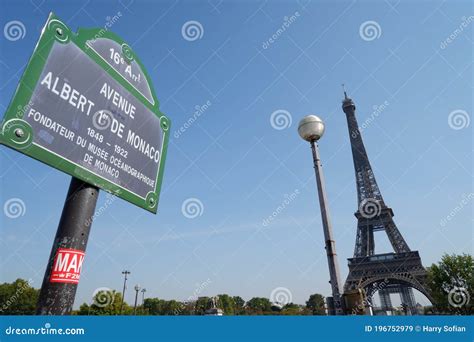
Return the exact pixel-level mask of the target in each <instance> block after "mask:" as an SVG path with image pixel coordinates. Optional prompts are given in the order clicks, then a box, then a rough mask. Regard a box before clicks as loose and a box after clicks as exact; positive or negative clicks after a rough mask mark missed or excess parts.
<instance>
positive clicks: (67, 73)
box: [0, 14, 170, 213]
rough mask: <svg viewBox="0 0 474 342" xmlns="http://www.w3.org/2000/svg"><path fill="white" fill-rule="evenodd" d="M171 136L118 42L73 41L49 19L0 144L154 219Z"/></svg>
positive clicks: (101, 37)
mask: <svg viewBox="0 0 474 342" xmlns="http://www.w3.org/2000/svg"><path fill="white" fill-rule="evenodd" d="M169 130H170V120H169V119H168V118H167V117H166V116H165V115H164V114H163V113H161V112H160V110H159V103H158V100H157V98H156V95H155V93H154V90H153V86H152V83H151V80H150V77H149V76H148V74H147V73H146V71H145V68H144V67H143V65H142V64H141V62H140V61H139V59H138V58H137V56H136V55H135V53H134V52H133V51H132V50H131V48H130V47H129V46H128V45H127V44H126V43H125V42H124V41H123V40H122V39H121V38H119V37H118V36H116V35H115V34H113V33H112V32H110V31H108V30H106V29H79V30H78V32H77V33H73V32H72V31H71V30H70V29H69V28H68V27H67V26H66V25H65V24H64V23H63V22H62V21H61V20H59V19H58V18H57V17H56V16H55V15H54V14H50V16H49V18H48V21H47V23H46V25H45V27H44V28H43V31H42V33H41V37H40V39H39V42H38V44H37V45H36V48H35V50H34V52H33V55H32V57H31V59H30V61H29V63H28V65H27V67H26V69H25V72H24V74H23V76H22V78H21V80H20V84H19V86H18V88H17V90H16V92H15V94H14V96H13V99H12V101H11V102H10V105H9V107H8V109H7V111H6V114H5V116H4V118H3V121H2V123H1V131H0V132H1V134H0V143H2V144H4V145H6V146H8V147H11V148H13V149H15V150H17V151H19V152H21V153H24V154H26V155H28V156H30V157H33V158H35V159H37V160H39V161H42V162H43V163H46V164H48V165H50V166H52V167H55V168H56V169H58V170H61V171H63V172H65V173H67V174H69V175H71V176H74V177H76V178H79V179H81V180H83V181H85V182H88V183H91V184H94V185H95V186H98V187H99V188H101V189H104V190H106V191H108V192H110V193H113V194H115V195H116V196H118V197H120V198H123V199H125V200H127V201H129V202H131V203H133V204H135V205H137V206H139V207H142V208H144V209H146V210H148V211H151V212H153V213H156V211H157V207H158V197H159V193H160V189H161V183H162V179H163V170H164V164H165V159H166V150H167V146H168V139H169Z"/></svg>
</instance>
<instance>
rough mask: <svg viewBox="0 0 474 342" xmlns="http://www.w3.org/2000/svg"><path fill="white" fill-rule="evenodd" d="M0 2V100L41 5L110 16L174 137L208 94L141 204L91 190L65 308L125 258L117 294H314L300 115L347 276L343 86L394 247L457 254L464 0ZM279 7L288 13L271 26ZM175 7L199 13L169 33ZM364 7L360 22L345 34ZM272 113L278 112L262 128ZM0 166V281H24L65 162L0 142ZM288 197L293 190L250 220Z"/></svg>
mask: <svg viewBox="0 0 474 342" xmlns="http://www.w3.org/2000/svg"><path fill="white" fill-rule="evenodd" d="M1 7H2V10H1V11H0V12H1V13H0V25H1V27H5V25H7V24H8V23H9V22H11V21H13V20H17V21H20V22H21V23H22V24H23V26H24V31H23V33H24V36H21V37H20V38H19V39H16V38H14V40H12V39H11V37H10V39H7V35H6V34H5V33H4V34H3V35H2V36H1V37H0V75H1V81H0V109H1V111H2V112H4V111H5V110H6V107H7V105H8V103H9V101H10V99H11V96H12V95H13V93H14V90H15V88H16V86H17V84H18V80H19V78H20V77H21V74H22V71H23V69H24V66H25V63H26V62H27V61H28V58H29V57H30V55H31V53H32V51H33V48H34V46H35V44H36V41H37V39H38V37H39V34H40V30H41V28H42V26H43V25H44V22H45V21H46V19H47V15H48V13H49V12H50V11H53V12H54V13H56V14H57V15H58V16H59V17H60V18H61V19H62V20H63V21H64V22H65V23H67V24H68V25H69V27H71V28H72V29H73V30H74V31H76V30H77V28H78V27H103V26H104V25H105V24H106V23H107V21H108V20H110V18H111V17H113V16H114V15H117V14H118V13H119V12H120V13H121V16H120V19H119V20H117V21H116V22H115V23H114V24H113V26H112V28H111V30H112V31H113V32H115V33H117V34H118V35H119V36H121V37H123V38H124V39H125V40H126V41H127V42H129V44H130V45H131V46H132V48H133V49H134V51H135V52H136V54H137V55H138V56H139V57H140V58H141V60H142V62H143V64H144V65H145V66H146V68H147V70H148V72H149V74H150V75H151V77H152V79H153V82H154V87H155V92H156V94H157V96H158V99H159V100H160V106H161V110H162V111H163V112H164V113H166V114H167V116H168V117H169V118H170V119H171V120H172V133H174V132H176V131H177V130H179V128H180V127H181V126H183V125H184V123H185V122H187V121H188V120H189V119H190V118H191V117H193V113H194V111H195V110H196V109H195V108H196V106H203V105H204V104H208V108H207V109H206V110H205V111H204V112H203V113H202V114H201V115H200V116H199V118H198V119H197V120H196V121H194V122H193V123H192V124H191V125H190V127H188V128H187V129H185V131H184V133H182V134H181V135H179V137H175V136H174V134H172V136H171V138H170V145H169V150H168V158H167V162H166V169H165V176H164V183H163V190H162V193H161V197H160V204H159V208H158V211H159V212H158V214H157V215H156V216H155V215H153V214H150V213H148V212H146V211H144V210H143V209H140V208H138V207H134V206H133V205H131V204H129V203H127V202H125V201H123V200H120V199H116V200H113V201H112V203H111V204H110V205H108V204H105V201H106V200H107V198H106V196H105V192H102V193H101V197H100V199H99V202H98V205H97V207H98V208H100V207H101V206H106V207H107V208H106V209H105V210H104V213H103V214H102V215H100V216H99V217H98V218H97V219H96V221H95V222H94V225H93V227H92V232H91V236H90V240H89V245H88V247H87V254H86V259H85V264H84V269H83V272H82V275H81V282H80V285H79V288H78V292H77V297H76V304H75V306H76V307H77V306H78V304H80V303H82V302H84V301H87V302H90V301H91V297H92V293H93V292H94V290H95V289H96V288H99V287H109V288H113V289H118V290H120V289H121V286H122V275H121V271H122V270H123V269H129V270H131V272H132V274H131V275H130V278H129V279H130V283H129V285H130V286H129V290H128V292H127V295H126V299H127V300H128V301H129V302H132V301H133V293H132V292H133V291H132V287H133V285H134V284H137V283H139V284H141V285H142V286H144V287H146V288H147V292H146V295H147V296H152V297H160V298H166V299H170V298H176V299H182V300H184V299H186V298H188V297H189V296H192V295H193V293H195V291H196V289H197V288H200V289H202V290H199V291H200V295H214V294H218V293H229V294H232V295H240V296H242V297H243V298H244V299H250V298H251V297H253V296H262V297H270V294H271V292H272V291H273V290H274V289H275V288H277V287H284V288H287V289H289V291H290V292H291V295H292V300H293V302H296V303H301V304H302V303H304V301H306V300H307V298H308V297H309V295H310V294H312V293H315V292H318V293H322V294H324V295H329V294H330V286H329V284H328V278H329V276H328V269H327V262H326V257H325V252H324V247H323V238H322V236H323V235H322V227H321V218H320V214H319V205H318V202H317V197H316V186H315V180H314V173H313V169H312V164H311V155H310V149H309V146H308V145H307V143H305V142H304V141H302V140H301V139H300V137H299V136H298V134H297V131H296V129H297V124H298V121H299V120H300V119H301V118H302V117H303V116H304V115H307V114H317V115H319V116H320V117H321V118H322V119H323V120H324V121H325V123H326V133H325V135H324V137H323V138H322V140H321V141H320V150H321V157H322V160H323V167H324V172H325V177H326V183H327V191H328V198H329V201H330V212H331V216H332V221H333V226H334V227H333V228H334V235H335V238H336V247H337V252H338V255H339V263H340V268H341V273H342V277H343V279H344V280H345V277H346V275H347V266H346V259H347V258H349V257H351V256H352V253H353V248H354V241H355V232H356V219H355V217H354V216H353V213H354V212H355V211H356V210H357V203H356V202H357V196H356V192H355V180H354V171H353V164H352V155H351V151H350V145H349V136H348V132H347V124H346V119H345V115H344V113H343V112H342V110H341V99H342V90H341V83H345V84H346V88H347V91H348V93H349V95H350V96H351V97H352V98H353V99H354V101H355V103H356V105H357V117H358V120H359V124H360V125H362V124H363V123H364V122H365V126H364V128H363V130H362V135H363V139H364V142H365V144H366V148H367V151H368V154H369V158H370V160H371V162H372V166H373V168H374V172H375V175H376V177H377V181H378V183H379V186H380V188H381V191H382V194H383V196H384V199H385V202H386V203H387V204H388V205H389V206H390V207H392V208H393V210H394V212H395V218H394V219H395V221H396V223H397V225H398V228H399V229H400V230H401V232H402V234H403V235H404V237H405V239H406V240H407V242H408V244H409V246H410V247H411V248H412V249H413V250H419V251H420V254H421V257H422V261H423V263H424V265H426V266H428V265H430V264H431V263H433V262H436V261H438V260H439V259H440V258H441V256H442V254H443V253H462V252H466V253H472V247H473V239H472V210H470V209H472V195H471V194H472V125H471V124H470V119H471V116H472V109H473V108H472V91H473V86H472V63H473V57H472V25H473V23H472V22H473V20H474V18H473V17H471V16H472V15H473V14H474V13H473V9H472V5H471V4H470V3H469V1H451V2H439V1H433V2H430V3H428V2H421V1H401V2H396V1H264V2H256V1H226V2H221V1H176V2H175V1H160V2H152V1H138V0H135V1H134V0H130V1H127V0H124V1H119V2H106V1H97V2H92V1H68V2H67V4H66V2H59V1H44V2H40V3H38V2H36V1H31V2H29V1H5V0H2V2H1ZM296 13H297V14H296ZM292 16H293V18H291V17H292ZM285 17H286V18H287V19H286V20H289V21H291V23H290V24H288V25H287V26H288V27H286V29H285V31H284V32H280V33H277V31H278V29H279V28H281V27H282V25H284V22H285ZM188 21H197V22H199V24H200V25H201V27H202V31H201V33H202V36H200V38H198V39H196V40H192V39H193V38H192V37H191V40H190V38H189V37H188V39H184V36H183V34H182V27H183V25H184V24H185V23H187V22H188ZM368 21H373V22H375V23H376V24H377V25H376V26H373V27H375V31H376V32H375V33H376V35H375V36H370V30H369V31H367V32H366V33H364V31H363V30H360V28H361V26H363V24H364V23H366V22H368ZM463 23H464V24H465V25H463ZM461 26H462V28H463V29H462V31H460V30H459V28H460V27H461ZM273 35H275V37H276V39H273V42H272V43H269V38H270V37H272V36H273ZM450 36H451V38H453V37H454V38H453V39H450V42H447V41H446V39H447V38H448V37H450ZM209 104H210V105H209ZM382 105H383V109H382V110H375V108H380V106H382ZM276 111H278V112H277V114H275V115H281V113H284V114H283V116H285V117H286V118H287V119H290V120H287V121H286V122H283V126H277V125H276V124H275V122H273V125H272V121H271V116H272V113H274V112H276ZM282 111H286V112H282ZM451 113H454V114H451ZM450 114H451V116H450ZM450 118H451V120H450ZM459 120H460V121H459ZM273 126H276V127H278V128H280V129H275V128H274V127H273ZM0 176H1V204H2V206H4V205H5V203H7V201H8V200H10V199H12V198H19V199H21V201H22V202H23V203H24V207H23V211H22V215H20V216H19V217H17V218H11V217H8V216H7V215H6V214H5V212H4V213H3V215H2V216H1V221H0V222H1V233H0V250H1V252H0V254H1V264H0V281H2V282H3V281H12V280H14V279H16V278H18V277H21V278H25V279H29V278H31V279H32V281H33V286H35V287H39V286H40V284H41V281H42V277H43V274H44V269H45V265H46V262H47V259H48V255H49V253H50V248H51V244H52V241H53V238H54V234H55V232H56V228H57V224H58V222H59V217H60V214H61V209H62V205H63V201H64V198H65V195H66V191H67V188H68V184H69V181H70V176H68V175H66V174H62V173H61V172H59V171H56V170H54V169H52V168H50V167H48V166H46V165H43V164H41V163H40V162H37V161H35V160H33V159H30V158H28V157H26V156H23V155H22V154H20V153H18V152H15V151H13V150H10V149H8V148H6V147H4V146H2V147H1V148H0ZM295 193H296V196H291V195H292V194H295ZM286 196H291V197H292V198H294V199H293V200H291V201H290V203H289V204H287V205H285V208H284V209H283V210H282V211H281V213H280V214H278V215H277V216H276V217H275V218H274V220H272V221H271V222H270V224H268V225H267V226H266V227H264V226H263V224H262V222H263V220H264V219H266V218H268V216H270V215H272V213H273V212H274V211H275V210H276V209H277V208H278V207H279V206H281V205H282V204H284V203H285V199H286V198H287V197H286ZM189 198H196V199H198V200H199V201H200V203H202V207H201V211H200V215H199V216H197V217H195V218H188V217H186V216H185V215H183V212H182V205H183V202H185V201H186V200H187V199H189ZM456 207H458V208H459V207H460V209H459V210H456ZM454 211H455V213H454V214H452V212H454ZM10 216H11V215H10ZM188 216H189V215H188ZM447 217H449V220H448V219H447ZM376 239H377V242H378V245H377V247H376V250H377V251H378V252H389V251H390V249H389V245H388V243H387V239H386V238H385V237H384V236H383V234H382V233H377V235H376ZM202 283H206V285H205V286H200V284H202Z"/></svg>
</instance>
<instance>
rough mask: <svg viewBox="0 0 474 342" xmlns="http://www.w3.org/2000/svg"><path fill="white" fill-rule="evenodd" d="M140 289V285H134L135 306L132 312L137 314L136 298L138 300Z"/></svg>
mask: <svg viewBox="0 0 474 342" xmlns="http://www.w3.org/2000/svg"><path fill="white" fill-rule="evenodd" d="M139 291H140V285H135V292H136V293H135V306H134V307H133V314H134V315H136V314H137V300H138V292H139Z"/></svg>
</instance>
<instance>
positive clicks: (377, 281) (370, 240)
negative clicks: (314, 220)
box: [342, 90, 433, 314]
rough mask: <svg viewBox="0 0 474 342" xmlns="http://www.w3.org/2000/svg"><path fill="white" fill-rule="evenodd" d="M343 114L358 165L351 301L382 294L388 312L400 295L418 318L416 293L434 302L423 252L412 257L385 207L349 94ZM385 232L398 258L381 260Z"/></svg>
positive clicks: (347, 290)
mask: <svg viewBox="0 0 474 342" xmlns="http://www.w3.org/2000/svg"><path fill="white" fill-rule="evenodd" d="M342 109H343V111H344V113H345V114H346V118H347V124H348V128H349V137H350V141H351V149H352V157H353V161H354V169H355V177H356V186H357V198H358V210H357V212H356V213H355V216H356V218H357V234H356V242H355V248H354V257H353V258H350V259H348V264H349V275H348V277H347V279H346V283H345V285H344V293H345V294H346V295H348V296H349V295H350V294H354V293H356V292H360V291H362V293H363V294H365V298H366V301H367V302H368V303H369V304H370V303H372V296H373V295H374V293H375V292H377V291H378V292H379V295H380V298H381V302H382V306H383V307H384V308H383V309H387V305H390V306H391V301H390V293H399V294H400V296H401V299H402V304H403V305H404V307H406V308H408V312H409V313H411V314H415V313H416V311H415V310H416V308H415V306H416V303H415V300H414V296H413V291H412V288H415V289H416V290H418V291H420V292H421V293H423V294H424V295H425V296H426V297H427V298H428V299H429V300H430V301H431V302H433V299H432V297H431V295H430V293H429V291H428V289H427V287H426V276H427V273H426V270H425V268H424V267H423V265H422V263H421V258H420V255H419V254H418V252H417V251H412V250H411V249H410V247H408V244H407V243H406V241H405V239H404V238H403V236H402V234H401V233H400V231H399V230H398V228H397V226H396V225H395V222H394V221H393V216H394V214H393V211H392V209H391V208H390V207H388V206H387V205H386V204H385V201H384V199H383V197H382V194H381V192H380V189H379V187H378V185H377V181H376V180H375V176H374V172H373V170H372V167H371V165H370V162H369V158H368V157H367V152H366V150H365V146H364V142H363V141H362V136H361V133H360V130H359V126H358V124H357V119H356V117H355V109H356V106H355V104H354V102H353V101H352V99H350V98H349V97H348V96H347V93H346V91H345V90H344V100H343V101H342ZM376 231H385V233H386V234H387V237H388V240H389V241H390V244H391V245H392V248H393V252H391V253H384V254H375V239H374V232H376Z"/></svg>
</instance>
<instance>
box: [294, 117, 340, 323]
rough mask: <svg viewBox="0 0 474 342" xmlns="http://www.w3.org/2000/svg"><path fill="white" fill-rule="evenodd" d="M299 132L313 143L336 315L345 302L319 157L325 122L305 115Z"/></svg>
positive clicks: (312, 148)
mask: <svg viewBox="0 0 474 342" xmlns="http://www.w3.org/2000/svg"><path fill="white" fill-rule="evenodd" d="M298 133H299V135H300V136H301V138H303V139H304V140H306V141H308V142H309V143H310V144H311V150H312V152H313V163H314V171H315V173H316V184H317V187H318V196H319V206H320V208H321V218H322V221H323V230H324V240H325V245H326V254H327V258H328V265H329V277H330V281H329V282H330V284H331V289H332V297H333V300H334V308H333V310H332V311H333V312H334V313H335V314H336V315H343V314H344V312H343V304H342V299H341V289H340V287H339V284H340V276H339V265H338V262H337V255H336V244H335V242H334V239H333V236H332V225H331V220H330V218H329V208H328V205H327V196H326V188H325V184H324V176H323V169H322V166H321V160H320V158H319V149H318V145H317V143H316V142H317V141H318V140H319V139H320V138H321V137H322V136H323V134H324V122H323V121H322V120H321V119H320V118H319V117H317V116H316V115H308V116H305V117H304V118H303V119H302V120H301V121H300V123H299V125H298Z"/></svg>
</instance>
